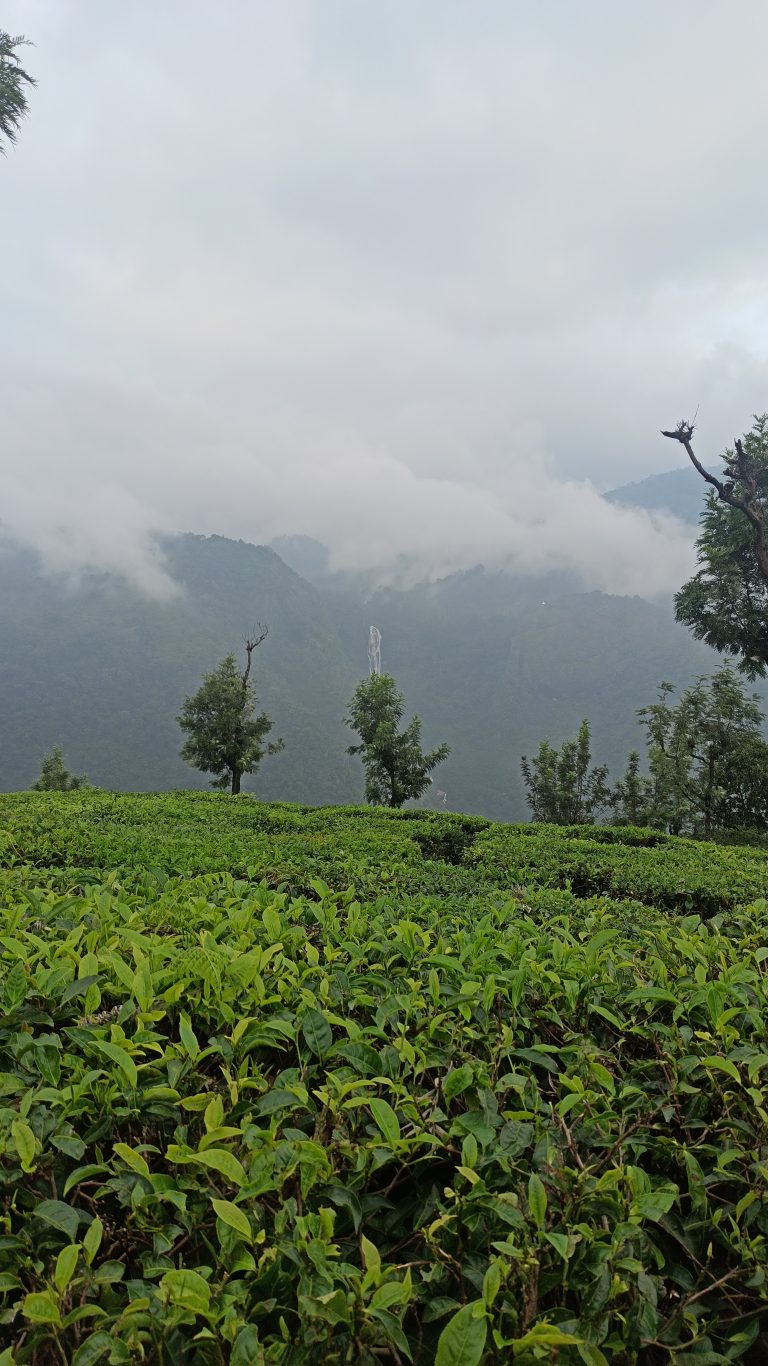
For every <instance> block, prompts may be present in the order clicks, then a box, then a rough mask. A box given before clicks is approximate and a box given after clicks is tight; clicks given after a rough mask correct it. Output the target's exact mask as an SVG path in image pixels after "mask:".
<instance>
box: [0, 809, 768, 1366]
mask: <svg viewBox="0 0 768 1366" xmlns="http://www.w3.org/2000/svg"><path fill="white" fill-rule="evenodd" d="M767 892H768V855H766V853H764V852H762V851H759V850H755V849H748V848H723V847H716V846H713V845H704V844H694V843H692V842H688V841H685V840H677V839H672V838H668V837H665V836H662V835H659V834H657V833H654V832H651V831H643V830H636V829H618V830H617V829H607V828H595V829H585V828H578V829H571V830H569V829H559V828H555V827H544V826H517V827H515V826H499V825H492V824H490V823H489V822H487V821H483V820H480V819H474V818H471V817H461V816H449V815H435V814H430V813H425V812H421V811H404V812H387V811H371V810H362V809H358V808H326V809H303V808H300V807H295V806H281V805H269V806H267V805H260V804H258V803H257V802H255V801H253V800H252V799H250V798H247V797H242V798H229V797H225V796H221V795H208V794H200V793H183V794H171V795H164V796H156V795H141V796H124V795H116V794H111V793H103V792H95V791H90V792H89V791H85V792H77V793H70V794H65V795H62V796H53V795H50V794H31V793H30V794H19V795H14V796H3V797H0V895H1V899H2V922H1V928H0V1366H10V1363H22V1362H29V1363H39V1364H42V1363H45V1366H48V1363H64V1366H66V1364H67V1363H72V1364H73V1366H94V1364H95V1363H116V1364H119V1363H129V1362H130V1363H132V1362H137V1361H147V1362H152V1363H154V1362H157V1363H163V1366H165V1364H166V1363H167V1366H176V1363H179V1362H183V1363H224V1362H231V1363H234V1366H252V1364H253V1363H256V1364H258V1363H267V1362H269V1363H272V1362H274V1363H282V1364H284V1366H299V1363H304V1362H312V1363H342V1362H349V1363H355V1366H357V1364H358V1363H360V1364H362V1366H370V1364H372V1363H380V1362H392V1363H402V1362H408V1361H413V1362H414V1363H417V1364H418V1363H432V1362H436V1363H437V1364H438V1366H473V1363H477V1362H488V1363H505V1362H516V1363H520V1366H527V1364H528V1363H535V1362H542V1361H543V1362H551V1361H556V1362H559V1363H562V1366H571V1363H573V1364H574V1366H578V1364H579V1363H586V1366H601V1364H602V1363H617V1364H618V1366H625V1364H626V1366H629V1364H630V1363H663V1362H675V1363H679V1364H680V1366H684V1364H685V1366H689V1364H690V1366H694V1363H697V1364H698V1366H708V1363H718V1362H729V1361H744V1362H751V1363H758V1362H765V1361H767V1360H768V1316H767V1313H766V1311H767V1310H768V1284H767V1282H766V1272H767V1271H768V1245H767V1243H766V1237H767V1236H768V1195H767V1190H768V1019H767V1016H766V997H767V995H768V992H767V989H766V982H767V980H768V979H767V978H766V972H768V964H767V963H766V960H768V902H767V901H766V900H765V897H766V893H767Z"/></svg>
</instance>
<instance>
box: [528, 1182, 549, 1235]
mask: <svg viewBox="0 0 768 1366" xmlns="http://www.w3.org/2000/svg"><path fill="white" fill-rule="evenodd" d="M528 1208H529V1210H530V1211H531V1216H532V1218H533V1222H534V1223H535V1225H536V1227H537V1228H538V1229H542V1228H543V1227H544V1220H545V1219H546V1217H547V1192H546V1190H545V1188H544V1183H543V1181H542V1180H541V1177H539V1176H537V1175H536V1172H532V1173H531V1175H530V1177H529V1179H528Z"/></svg>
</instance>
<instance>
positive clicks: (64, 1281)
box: [53, 1243, 80, 1295]
mask: <svg viewBox="0 0 768 1366" xmlns="http://www.w3.org/2000/svg"><path fill="white" fill-rule="evenodd" d="M79 1256H80V1244H79V1243H70V1245H69V1247H63V1248H62V1249H61V1252H60V1253H59V1255H58V1257H57V1258H56V1266H55V1268H54V1272H53V1280H54V1284H55V1286H56V1289H57V1290H58V1292H59V1294H60V1295H63V1294H64V1292H65V1291H66V1289H67V1286H68V1285H69V1282H70V1281H71V1280H72V1277H73V1276H74V1274H75V1268H76V1266H77V1259H78V1257H79Z"/></svg>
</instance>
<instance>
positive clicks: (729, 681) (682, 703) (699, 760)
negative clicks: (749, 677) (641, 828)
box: [639, 664, 768, 838]
mask: <svg viewBox="0 0 768 1366" xmlns="http://www.w3.org/2000/svg"><path fill="white" fill-rule="evenodd" d="M673 695H674V688H673V687H672V686H671V684H669V683H662V685H661V687H660V688H659V695H658V698H657V701H656V702H654V703H653V704H652V705H651V706H649V707H643V708H642V709H641V711H640V712H639V716H640V718H641V720H642V721H643V722H644V724H645V728H646V734H647V741H648V764H649V769H650V781H649V786H648V788H647V789H646V790H647V792H648V797H649V801H648V814H647V817H646V819H647V820H648V823H649V824H653V825H658V826H663V827H664V828H666V829H667V830H669V831H670V833H671V834H673V835H680V834H690V835H694V836H703V837H704V838H709V837H711V836H714V835H717V834H720V833H726V832H733V831H738V830H743V831H752V830H756V829H763V828H764V827H765V824H766V821H767V820H768V745H766V743H765V740H764V739H763V736H762V724H763V713H762V711H761V709H760V706H759V704H758V699H757V697H755V696H747V694H746V692H745V689H744V685H743V683H742V682H741V680H740V679H739V678H738V677H737V675H736V674H735V673H734V671H733V669H732V668H731V667H730V666H729V665H727V664H726V665H723V666H722V668H720V669H718V670H717V671H716V672H715V673H714V674H712V675H711V677H708V678H707V677H702V678H699V679H698V680H697V681H696V683H695V684H694V685H693V686H692V687H690V688H686V689H685V690H684V691H683V692H682V693H681V694H680V697H679V699H678V701H677V702H673Z"/></svg>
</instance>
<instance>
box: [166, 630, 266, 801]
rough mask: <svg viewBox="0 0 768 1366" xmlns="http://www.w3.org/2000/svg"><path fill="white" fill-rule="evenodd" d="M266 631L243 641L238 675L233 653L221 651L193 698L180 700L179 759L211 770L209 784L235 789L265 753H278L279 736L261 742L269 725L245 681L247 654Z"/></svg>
mask: <svg viewBox="0 0 768 1366" xmlns="http://www.w3.org/2000/svg"><path fill="white" fill-rule="evenodd" d="M267 634H268V632H267V629H266V627H260V628H259V631H258V632H256V633H254V636H253V638H252V639H248V640H246V642H245V653H246V664H245V669H244V670H243V672H242V673H240V671H239V669H238V666H237V661H236V659H235V656H234V655H227V656H226V658H225V659H222V660H221V663H220V664H218V665H217V667H216V668H215V669H214V670H213V672H212V673H209V674H206V675H205V678H204V679H203V683H202V685H201V686H200V688H198V690H197V692H196V693H195V694H194V696H193V697H187V698H185V700H184V705H183V706H182V709H181V712H180V713H179V716H178V717H177V720H178V723H179V725H180V726H181V728H182V730H184V731H186V732H187V735H188V736H189V738H188V739H187V740H186V742H185V743H184V746H183V748H182V750H181V757H182V759H185V760H186V762H187V763H188V764H191V765H192V767H193V768H199V769H200V770H201V772H203V773H214V774H215V775H216V776H215V778H213V779H212V780H211V787H219V788H222V789H225V788H227V787H229V790H230V792H231V793H232V795H233V796H236V795H237V793H238V792H239V791H240V783H241V779H242V777H243V774H245V773H255V771H256V769H257V768H258V766H259V764H260V762H261V760H262V759H263V758H264V755H265V754H278V753H279V752H280V750H282V749H284V748H285V746H284V744H283V741H282V740H274V741H270V742H269V743H265V741H266V737H267V735H268V734H269V732H270V731H271V729H272V721H271V720H270V718H269V716H268V715H267V713H266V712H260V713H259V715H257V714H256V694H255V690H254V687H253V683H252V681H251V676H250V675H251V657H252V655H253V652H254V650H255V649H256V648H257V646H259V645H260V644H261V643H262V641H263V640H265V639H266V636H267Z"/></svg>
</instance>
